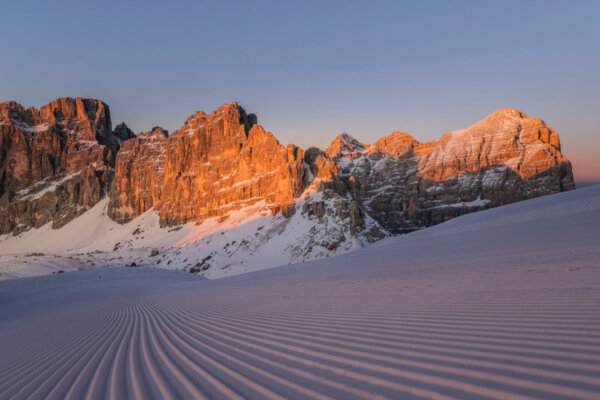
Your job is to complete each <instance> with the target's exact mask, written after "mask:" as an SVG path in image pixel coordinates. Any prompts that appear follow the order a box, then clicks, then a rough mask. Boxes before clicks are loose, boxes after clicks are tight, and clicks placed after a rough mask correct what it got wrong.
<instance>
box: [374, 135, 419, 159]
mask: <svg viewBox="0 0 600 400" xmlns="http://www.w3.org/2000/svg"><path fill="white" fill-rule="evenodd" d="M419 144H420V143H419V142H417V141H416V140H415V139H414V138H413V137H412V136H410V135H409V134H408V133H404V132H394V133H392V134H391V135H387V136H384V137H382V138H381V139H379V140H378V141H376V142H375V143H373V144H372V145H370V146H368V149H367V151H366V152H365V154H367V155H370V154H389V155H390V156H392V157H396V158H398V157H399V156H400V155H402V154H404V153H406V152H407V151H409V150H412V149H414V148H415V147H416V146H419Z"/></svg>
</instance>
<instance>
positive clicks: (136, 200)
mask: <svg viewBox="0 0 600 400" xmlns="http://www.w3.org/2000/svg"><path fill="white" fill-rule="evenodd" d="M167 135H168V133H167V132H166V131H164V130H162V129H161V128H155V129H154V130H153V131H152V132H143V133H140V134H139V135H138V137H137V138H134V139H130V140H126V141H125V142H123V144H122V145H121V148H120V149H119V152H118V153H117V158H116V162H115V178H114V181H113V188H112V190H111V199H110V203H109V207H108V215H109V217H111V218H112V219H113V220H115V221H117V222H127V221H129V220H130V219H131V218H132V217H134V216H137V215H138V214H140V213H142V212H144V211H146V210H149V209H150V208H152V206H153V205H154V204H156V203H158V201H159V200H160V196H161V193H162V185H163V180H164V167H165V154H166V153H165V150H166V148H165V146H166V143H167Z"/></svg>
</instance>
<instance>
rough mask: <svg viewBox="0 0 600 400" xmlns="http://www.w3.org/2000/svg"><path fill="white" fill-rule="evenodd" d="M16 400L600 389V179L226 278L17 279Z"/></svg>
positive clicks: (12, 334) (13, 299)
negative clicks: (339, 251)
mask: <svg viewBox="0 0 600 400" xmlns="http://www.w3.org/2000/svg"><path fill="white" fill-rule="evenodd" d="M0 304H1V306H0V398H2V399H21V398H56V399H62V398H73V399H82V398H95V399H100V398H115V399H123V398H140V399H150V398H256V399H264V398H322V399H323V398H339V399H353V398H369V399H373V398H393V399H409V398H434V399H475V398H477V399H478V398H494V399H528V398H543V399H553V398H555V399H570V398H580V399H598V398H600V329H599V328H600V186H594V187H588V188H585V189H582V190H577V191H573V192H568V193H562V194H557V195H552V196H547V197H543V198H539V199H535V200H530V201H526V202H522V203H518V204H513V205H509V206H505V207H501V208H497V209H492V210H489V211H484V212H479V213H475V214H470V215H466V216H463V217H460V218H456V219H453V220H451V221H449V222H447V223H444V224H442V225H439V226H436V227H433V228H430V229H426V230H423V231H420V232H416V233H413V234H409V235H405V236H400V237H394V238H390V239H386V240H384V241H381V242H378V243H377V244H375V245H373V246H371V247H368V248H365V249H362V250H358V251H355V252H353V253H348V254H346V255H342V256H338V257H334V258H330V259H324V260H319V261H315V262H310V263H305V264H298V265H293V266H286V267H279V268H274V269H270V270H264V271H260V272H255V273H250V274H245V275H239V276H235V277H232V278H225V279H220V280H215V281H208V280H201V279H199V278H198V277H196V276H193V275H191V274H187V273H183V272H176V271H166V270H157V269H147V268H114V269H111V268H104V269H97V270H89V271H82V272H73V273H65V274H60V275H54V276H45V277H40V278H26V279H13V280H6V281H3V282H0Z"/></svg>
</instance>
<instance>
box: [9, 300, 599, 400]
mask: <svg viewBox="0 0 600 400" xmlns="http://www.w3.org/2000/svg"><path fill="white" fill-rule="evenodd" d="M186 294H187V293H186ZM199 297H200V298H199V299H196V298H193V297H192V298H191V299H188V301H183V302H180V303H173V301H170V300H168V299H167V300H166V301H165V299H164V298H162V297H160V296H156V297H144V298H133V299H130V300H129V301H126V302H121V303H119V304H115V305H113V306H112V308H107V309H106V311H105V312H104V313H98V314H96V315H93V316H89V317H85V316H82V319H81V323H80V325H78V326H71V325H69V326H68V328H70V329H69V330H67V331H66V332H65V335H62V336H59V337H58V340H56V341H55V342H54V345H52V346H49V347H46V348H43V349H37V348H36V349H35V350H34V349H29V348H25V349H23V350H22V351H15V352H13V353H9V354H6V355H3V360H2V364H3V365H2V367H1V368H0V398H2V399H9V398H10V399H40V398H50V399H59V398H65V399H80V398H84V399H100V398H109V399H120V398H138V399H150V398H199V399H204V398H231V399H242V398H264V399H283V398H290V397H291V398H313V399H322V400H325V399H332V398H348V399H353V398H379V399H383V398H398V397H400V398H404V397H406V398H437V399H463V398H464V399H469V398H495V399H505V398H511V399H533V398H545V397H548V398H565V399H567V398H573V399H594V398H598V393H600V380H599V379H598V378H597V377H598V373H599V372H600V357H599V356H598V353H596V350H597V349H598V348H600V336H599V335H597V334H595V331H594V328H595V327H596V326H597V323H596V320H595V318H593V315H594V310H593V309H594V308H595V306H596V305H597V302H596V301H595V300H594V298H593V297H594V296H592V298H590V299H588V300H589V301H587V302H581V303H578V307H577V309H578V310H579V312H580V317H579V318H577V319H576V320H573V319H569V318H568V317H573V315H565V319H564V320H563V319H562V315H561V314H558V315H555V318H556V319H555V320H554V323H553V321H552V319H551V318H549V317H544V318H543V321H542V322H540V320H536V319H532V320H527V319H519V318H510V319H509V320H507V321H505V320H503V313H502V312H498V313H496V312H491V313H490V314H487V313H485V312H481V310H483V309H487V308H489V309H493V310H496V311H506V312H507V313H510V309H511V302H510V301H506V303H494V307H486V305H485V304H484V305H483V306H482V307H481V309H479V308H478V311H479V312H480V314H479V315H481V317H477V316H476V315H478V314H477V313H470V312H469V309H468V305H471V306H472V303H470V302H468V301H465V303H461V304H459V305H457V304H453V305H452V307H453V308H454V309H457V308H460V306H461V305H462V306H463V308H462V311H463V313H462V316H460V315H457V314H453V315H445V314H444V313H443V312H439V309H438V310H436V311H438V312H430V311H431V309H429V311H428V309H427V307H424V308H422V310H423V313H419V312H418V310H419V309H420V308H419V307H410V310H409V311H410V312H407V313H406V314H405V313H403V312H402V310H399V309H391V308H390V311H389V312H386V311H382V308H377V309H375V308H376V307H375V306H373V308H374V310H373V311H374V312H369V311H368V309H369V307H370V306H369V305H368V304H367V305H365V306H363V307H358V308H356V307H347V308H344V307H343V304H340V305H339V307H340V308H339V309H337V310H336V311H335V312H330V311H327V310H323V309H320V310H319V309H318V308H316V307H315V308H314V312H313V313H311V312H310V310H311V307H310V305H311V304H309V307H305V308H304V309H303V310H302V311H300V310H296V309H295V306H294V304H293V303H292V304H286V302H281V303H280V304H278V305H277V306H273V304H270V305H268V306H267V305H266V304H265V305H263V303H261V302H252V301H248V302H245V303H243V304H239V303H236V302H235V301H231V302H230V303H227V302H225V303H224V302H223V301H222V300H221V299H212V301H202V300H204V299H203V298H202V296H199ZM186 298H187V297H186ZM217 300H218V301H217ZM463 300H464V299H463ZM479 300H480V301H481V299H479ZM489 301H490V302H491V301H492V300H491V299H490V300H489ZM309 303H310V301H309ZM557 303H560V302H557ZM421 306H422V303H421ZM434 306H435V302H431V307H432V308H433V307H434ZM536 307H538V309H539V311H541V313H540V314H537V315H538V316H539V315H541V314H547V315H550V314H551V312H550V311H551V310H552V308H553V307H554V305H553V304H545V305H543V306H540V305H539V304H537V306H536ZM442 308H443V307H442ZM473 311H476V310H473ZM530 311H531V310H530ZM545 311H546V312H545ZM512 313H513V314H512V315H513V316H514V314H515V312H514V311H513V312H512ZM490 315H494V316H497V318H496V319H494V318H492V317H491V316H490ZM582 317H583V318H582ZM510 321H514V322H516V323H515V324H514V325H511V324H510ZM571 321H576V325H571ZM588 322H589V323H588ZM498 328H502V329H498ZM499 331H500V332H499ZM558 335H562V336H560V339H562V340H560V339H559V337H558Z"/></svg>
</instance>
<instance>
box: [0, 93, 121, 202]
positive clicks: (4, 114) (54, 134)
mask: <svg viewBox="0 0 600 400" xmlns="http://www.w3.org/2000/svg"><path fill="white" fill-rule="evenodd" d="M0 146H1V148H2V151H1V152H0V194H2V193H4V192H6V191H8V190H12V191H18V190H22V189H24V188H27V187H29V186H31V185H33V184H35V183H37V182H40V181H42V180H45V179H51V180H53V179H58V178H60V177H62V176H64V175H69V174H72V173H75V172H77V171H81V170H82V169H84V168H86V167H88V166H93V167H95V168H103V167H104V164H105V162H108V163H109V164H110V163H112V162H113V161H114V154H115V153H116V150H117V145H116V142H114V140H113V139H112V135H111V121H110V112H109V110H108V107H107V106H106V105H105V104H104V103H102V102H101V101H98V100H91V99H81V98H77V99H72V98H61V99H57V100H54V101H52V102H51V103H49V104H48V105H45V106H43V107H42V108H41V109H40V110H37V109H35V108H29V109H24V108H23V107H22V106H21V105H20V104H18V103H15V102H4V103H0Z"/></svg>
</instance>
